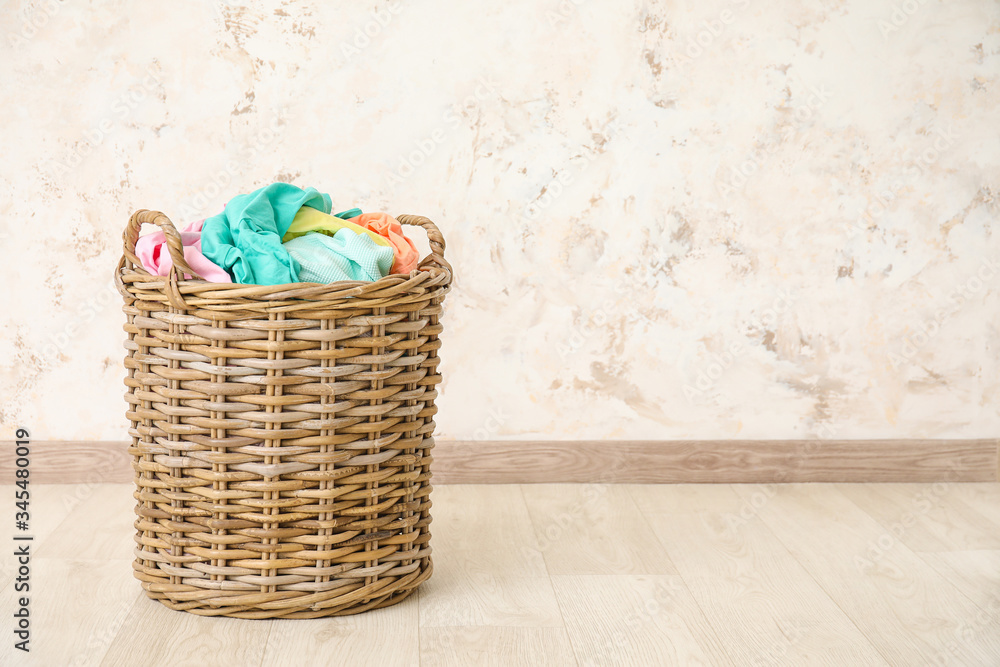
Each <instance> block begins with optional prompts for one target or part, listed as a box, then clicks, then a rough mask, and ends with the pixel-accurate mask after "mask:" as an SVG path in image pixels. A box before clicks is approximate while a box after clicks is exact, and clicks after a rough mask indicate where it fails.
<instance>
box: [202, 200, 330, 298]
mask: <svg viewBox="0 0 1000 667" xmlns="http://www.w3.org/2000/svg"><path fill="white" fill-rule="evenodd" d="M303 206H307V207H310V208H314V209H317V210H319V211H322V212H323V213H329V212H330V210H331V208H332V206H333V204H332V202H331V201H330V195H327V194H324V193H321V192H319V191H318V190H316V189H315V188H306V189H305V190H303V189H302V188H299V187H296V186H294V185H291V184H289V183H272V184H271V185H268V186H266V187H263V188H260V189H258V190H255V191H253V192H251V193H250V194H245V195H238V196H236V197H233V199H232V200H231V201H230V202H229V203H228V204H226V209H225V210H224V211H223V212H222V213H220V214H219V215H215V216H212V217H210V218H208V219H206V220H205V224H204V226H203V228H202V251H203V252H204V253H205V257H207V258H208V259H209V260H211V261H213V262H215V263H216V264H218V265H219V266H220V267H222V268H223V269H225V270H226V271H228V272H229V273H230V275H232V277H233V279H234V281H235V282H237V283H240V284H243V285H282V284H285V283H296V282H299V275H298V273H299V267H298V264H297V263H296V261H295V259H293V258H292V256H291V255H290V254H289V253H288V250H286V249H285V247H284V246H283V245H282V242H281V239H282V237H283V236H284V235H285V233H286V232H288V228H289V227H290V226H291V225H292V222H293V221H294V219H295V214H296V213H298V212H299V209H301V208H302V207H303ZM192 268H193V267H192Z"/></svg>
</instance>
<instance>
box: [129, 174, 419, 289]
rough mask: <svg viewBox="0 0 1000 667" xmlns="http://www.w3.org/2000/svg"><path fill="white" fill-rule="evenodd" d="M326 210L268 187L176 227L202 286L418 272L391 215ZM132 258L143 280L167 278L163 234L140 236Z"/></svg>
mask: <svg viewBox="0 0 1000 667" xmlns="http://www.w3.org/2000/svg"><path fill="white" fill-rule="evenodd" d="M332 210H333V204H332V202H331V200H330V195H327V194H324V193H322V192H319V191H317V190H316V189H315V188H306V189H305V190H303V189H302V188H299V187H296V186H294V185H290V184H288V183H272V184H271V185H268V186H266V187H263V188H260V189H259V190H255V191H253V192H251V193H250V194H245V195H238V196H236V197H233V199H232V200H230V202H229V203H228V204H226V207H225V209H224V210H223V211H222V212H221V213H219V214H217V215H214V216H212V217H210V218H205V219H204V220H199V221H197V222H192V223H191V224H189V225H187V226H185V227H184V228H182V229H181V230H180V232H181V240H182V242H183V244H184V261H185V262H187V264H188V266H190V267H191V268H192V269H194V270H195V271H197V272H198V274H199V275H201V277H202V278H204V279H205V280H207V281H209V282H213V283H239V284H243V285H282V284H284V283H298V282H306V283H332V282H337V281H339V280H366V281H372V280H378V279H379V278H384V277H385V276H387V275H389V274H394V273H399V274H408V273H410V271H412V270H413V269H415V268H417V262H418V260H419V254H418V253H417V248H416V246H414V245H413V241H411V240H410V239H408V238H407V237H406V235H404V234H403V228H402V225H400V224H399V222H398V221H397V220H396V219H395V218H393V217H392V216H391V215H389V214H387V213H362V212H361V209H357V208H352V209H349V210H347V211H341V212H340V213H331V211H332ZM135 254H136V256H137V257H138V258H139V260H140V261H141V262H142V266H143V268H144V269H146V271H148V272H149V273H150V274H152V275H154V276H167V275H170V269H171V267H172V266H173V261H172V260H171V258H170V252H169V251H168V250H167V247H166V237H165V236H164V234H163V232H161V231H157V232H154V233H152V234H147V235H145V236H140V237H139V240H138V241H136V244H135ZM184 277H185V278H187V279H189V278H191V277H192V276H190V275H185V276H184Z"/></svg>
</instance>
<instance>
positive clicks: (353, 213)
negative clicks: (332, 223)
mask: <svg viewBox="0 0 1000 667" xmlns="http://www.w3.org/2000/svg"><path fill="white" fill-rule="evenodd" d="M359 215H361V209H360V208H349V209H347V210H346V211H341V212H340V213H334V214H333V217H335V218H340V219H341V220H350V219H351V218H356V217H358V216H359Z"/></svg>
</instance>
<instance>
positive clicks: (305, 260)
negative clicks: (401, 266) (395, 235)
mask: <svg viewBox="0 0 1000 667" xmlns="http://www.w3.org/2000/svg"><path fill="white" fill-rule="evenodd" d="M285 250H287V251H288V254H289V255H291V256H292V259H294V260H295V262H296V263H297V264H298V266H299V280H300V281H301V282H304V283H324V284H326V283H335V282H337V281H338V280H367V281H372V280H378V279H379V278H384V277H385V276H387V275H389V270H390V269H391V268H392V260H393V250H392V247H391V246H382V245H379V244H377V243H375V241H373V240H372V239H371V237H370V236H368V235H367V234H358V233H356V232H354V231H352V230H350V229H341V230H338V231H337V233H336V234H334V235H333V236H327V235H326V234H321V233H319V232H309V233H308V234H304V235H302V236H297V237H295V238H294V239H291V240H290V241H287V242H286V243H285Z"/></svg>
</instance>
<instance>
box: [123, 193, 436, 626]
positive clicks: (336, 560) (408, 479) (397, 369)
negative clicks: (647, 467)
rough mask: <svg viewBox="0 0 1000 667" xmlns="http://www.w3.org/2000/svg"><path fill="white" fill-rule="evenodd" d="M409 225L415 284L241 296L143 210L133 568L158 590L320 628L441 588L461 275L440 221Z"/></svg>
mask: <svg viewBox="0 0 1000 667" xmlns="http://www.w3.org/2000/svg"><path fill="white" fill-rule="evenodd" d="M398 219H399V221H400V222H401V223H402V224H404V225H418V226H420V227H423V228H424V229H425V230H426V232H427V237H428V241H429V242H430V247H431V253H430V255H428V256H427V257H426V258H424V259H423V261H421V263H420V265H419V267H418V268H417V269H416V270H414V271H412V272H411V273H410V274H409V275H390V276H387V277H385V278H382V279H380V280H378V281H375V282H338V283H331V284H329V285H319V284H316V283H292V284H287V285H236V284H219V283H209V282H206V281H204V280H201V279H200V278H198V275H197V273H196V272H195V271H193V270H192V269H191V267H190V266H188V265H187V264H186V263H185V261H184V254H183V246H182V243H181V236H180V234H179V233H178V232H177V230H176V229H175V228H174V226H173V225H172V224H171V223H170V220H168V219H167V217H166V216H165V215H163V214H162V213H159V212H157V211H146V210H142V211H137V212H136V213H135V214H133V215H132V217H131V219H130V220H129V222H128V226H127V227H126V229H125V233H124V235H123V236H124V245H125V250H124V256H123V257H122V259H121V261H120V262H119V264H118V270H117V272H116V274H115V282H116V284H117V286H118V289H119V291H120V292H121V294H122V296H123V297H124V299H125V305H124V311H125V314H126V316H127V323H126V324H125V331H126V332H127V333H128V340H127V341H126V343H125V347H126V349H127V351H128V352H127V356H126V358H125V368H126V369H127V371H128V376H127V377H126V378H125V385H126V386H127V388H128V392H127V393H126V395H125V400H126V402H127V403H128V407H127V413H126V414H127V418H128V420H129V421H130V422H131V427H130V429H129V434H130V435H131V438H132V442H131V446H130V447H129V453H130V454H131V455H132V457H133V467H134V469H135V486H136V489H135V494H134V495H135V498H136V501H137V503H136V506H135V513H136V521H135V528H136V535H135V541H136V548H135V562H134V564H133V567H134V570H135V576H136V578H138V579H139V580H140V581H141V582H142V587H143V588H144V589H145V591H146V594H147V595H148V596H149V597H151V598H153V599H154V600H159V601H160V602H162V603H163V604H165V605H166V606H168V607H170V608H171V609H177V610H183V611H189V612H192V613H195V614H201V615H206V616H230V617H236V618H316V617H320V616H337V615H342V614H355V613H359V612H363V611H367V610H369V609H376V608H379V607H385V606H388V605H391V604H395V603H397V602H399V601H400V600H402V599H404V598H405V597H407V596H408V595H409V594H410V593H412V592H413V590H414V589H415V588H416V587H417V586H418V585H420V583H421V582H423V581H424V580H426V579H427V578H428V577H430V575H431V572H432V565H431V548H430V543H429V540H430V532H429V529H428V528H429V524H430V522H431V516H430V507H431V502H430V492H431V484H430V478H431V472H430V466H431V462H432V458H431V455H430V450H431V449H432V448H433V446H434V439H433V432H434V421H433V419H432V417H433V415H434V414H435V413H436V412H437V409H436V408H435V405H434V401H435V398H436V397H437V391H436V390H435V387H436V385H437V384H438V383H439V382H440V381H441V376H440V375H439V374H438V361H439V359H438V347H439V342H438V335H439V334H440V332H441V325H440V324H439V323H438V319H439V316H440V314H441V302H442V299H443V298H444V296H445V294H446V293H447V292H448V289H449V285H450V284H451V278H452V272H451V267H450V266H449V265H448V262H447V261H446V260H445V259H444V248H445V243H444V238H443V237H442V236H441V233H440V231H439V230H438V228H437V227H436V226H435V225H434V223H432V222H431V221H430V220H428V219H427V218H423V217H420V216H412V215H402V216H399V218H398ZM143 223H152V224H155V225H157V226H159V227H160V229H161V230H162V231H163V232H164V235H165V237H166V241H167V249H168V251H169V252H170V256H171V258H172V260H173V269H172V270H171V274H170V275H169V276H167V277H160V276H152V275H150V274H149V273H148V272H146V271H145V270H144V269H143V268H142V264H141V262H140V261H139V259H138V258H137V257H136V255H135V242H136V239H137V238H138V235H139V229H140V227H141V226H142V224H143ZM186 275H190V276H192V279H184V277H185V276H186Z"/></svg>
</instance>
